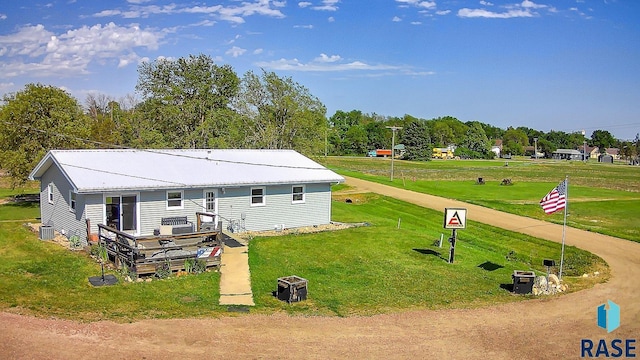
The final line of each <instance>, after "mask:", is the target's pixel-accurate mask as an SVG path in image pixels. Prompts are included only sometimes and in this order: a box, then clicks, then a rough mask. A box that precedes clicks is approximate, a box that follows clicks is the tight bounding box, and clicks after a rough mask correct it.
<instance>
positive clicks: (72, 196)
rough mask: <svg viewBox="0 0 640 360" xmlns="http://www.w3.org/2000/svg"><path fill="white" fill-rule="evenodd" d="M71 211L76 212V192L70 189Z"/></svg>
mask: <svg viewBox="0 0 640 360" xmlns="http://www.w3.org/2000/svg"><path fill="white" fill-rule="evenodd" d="M69 211H71V212H76V193H74V192H73V191H71V190H69Z"/></svg>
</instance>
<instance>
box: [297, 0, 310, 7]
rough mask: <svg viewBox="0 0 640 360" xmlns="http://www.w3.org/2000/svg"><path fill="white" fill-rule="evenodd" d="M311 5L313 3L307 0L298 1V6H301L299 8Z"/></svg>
mask: <svg viewBox="0 0 640 360" xmlns="http://www.w3.org/2000/svg"><path fill="white" fill-rule="evenodd" d="M311 5H313V4H312V3H310V2H308V1H301V2H299V3H298V6H299V7H301V8H306V7H309V6H311Z"/></svg>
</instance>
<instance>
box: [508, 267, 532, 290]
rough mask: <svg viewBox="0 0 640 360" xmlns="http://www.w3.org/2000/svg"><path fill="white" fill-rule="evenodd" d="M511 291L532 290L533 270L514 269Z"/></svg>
mask: <svg viewBox="0 0 640 360" xmlns="http://www.w3.org/2000/svg"><path fill="white" fill-rule="evenodd" d="M511 277H512V278H513V292H514V293H516V294H530V293H531V292H532V291H533V282H534V280H535V279H536V274H535V273H534V272H533V271H520V270H514V271H513V275H511Z"/></svg>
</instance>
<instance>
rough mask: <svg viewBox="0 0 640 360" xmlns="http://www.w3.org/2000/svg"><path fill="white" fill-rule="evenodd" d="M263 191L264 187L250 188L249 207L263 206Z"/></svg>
mask: <svg viewBox="0 0 640 360" xmlns="http://www.w3.org/2000/svg"><path fill="white" fill-rule="evenodd" d="M264 190H265V188H264V187H255V188H251V206H263V205H265V199H264V192H265V191H264Z"/></svg>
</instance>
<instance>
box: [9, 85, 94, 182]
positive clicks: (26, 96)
mask: <svg viewBox="0 0 640 360" xmlns="http://www.w3.org/2000/svg"><path fill="white" fill-rule="evenodd" d="M3 101H4V105H3V106H2V108H0V165H1V166H2V168H3V169H5V170H7V171H8V172H9V175H10V176H11V178H12V183H13V185H14V186H16V185H20V184H23V183H24V182H26V180H27V177H28V176H29V173H30V172H31V170H32V169H33V168H34V167H35V166H36V164H37V163H38V161H40V159H41V158H42V157H43V156H44V155H45V153H46V152H47V151H49V150H51V149H76V148H85V147H89V146H90V145H89V144H88V143H87V142H86V141H85V139H87V138H88V137H89V121H88V117H87V116H85V114H84V113H83V111H82V107H81V106H80V104H78V101H77V100H76V99H75V98H73V97H72V96H71V95H70V94H69V93H67V92H66V91H64V90H62V89H60V88H57V87H54V86H47V85H41V84H27V85H26V86H25V88H24V89H23V90H22V91H18V92H17V93H15V94H9V95H5V96H4V98H3Z"/></svg>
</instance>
